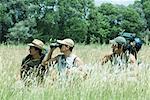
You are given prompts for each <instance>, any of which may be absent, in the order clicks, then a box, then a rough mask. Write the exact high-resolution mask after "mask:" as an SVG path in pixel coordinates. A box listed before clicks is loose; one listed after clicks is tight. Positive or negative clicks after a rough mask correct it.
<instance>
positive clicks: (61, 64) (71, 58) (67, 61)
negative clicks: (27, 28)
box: [43, 39, 83, 75]
mask: <svg viewBox="0 0 150 100" xmlns="http://www.w3.org/2000/svg"><path fill="white" fill-rule="evenodd" d="M57 44H59V46H57V47H59V49H60V52H61V53H62V54H59V55H57V56H56V57H54V58H51V56H52V53H53V51H54V50H55V48H56V46H53V47H51V49H50V51H49V53H48V55H47V56H46V59H45V60H44V61H43V64H44V65H45V64H47V63H50V62H54V61H55V63H56V64H57V68H56V69H57V72H58V73H59V75H61V74H62V73H65V75H69V74H70V73H72V71H74V70H72V69H76V70H78V71H82V70H83V62H82V61H81V59H80V58H79V57H77V56H76V55H74V54H73V53H72V50H73V48H74V41H73V40H72V39H64V40H57Z"/></svg>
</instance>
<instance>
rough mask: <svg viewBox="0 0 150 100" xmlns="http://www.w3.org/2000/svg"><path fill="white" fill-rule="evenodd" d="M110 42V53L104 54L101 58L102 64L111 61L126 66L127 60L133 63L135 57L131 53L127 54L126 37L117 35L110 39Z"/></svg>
mask: <svg viewBox="0 0 150 100" xmlns="http://www.w3.org/2000/svg"><path fill="white" fill-rule="evenodd" d="M110 43H111V44H112V46H111V48H112V53H111V54H108V55H105V56H104V58H103V59H102V63H101V64H102V65H103V64H105V63H107V62H108V61H111V64H112V65H117V66H123V65H125V66H126V67H127V65H128V61H129V62H131V63H135V62H136V60H135V57H134V56H133V55H132V54H129V51H128V50H127V48H126V43H127V41H126V39H125V38H124V37H122V36H118V37H116V38H114V39H113V40H110Z"/></svg>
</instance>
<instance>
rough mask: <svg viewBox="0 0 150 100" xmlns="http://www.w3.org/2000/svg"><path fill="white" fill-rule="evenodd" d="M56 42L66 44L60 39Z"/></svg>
mask: <svg viewBox="0 0 150 100" xmlns="http://www.w3.org/2000/svg"><path fill="white" fill-rule="evenodd" d="M57 42H58V43H59V44H65V45H67V44H66V43H65V42H64V41H62V40H57Z"/></svg>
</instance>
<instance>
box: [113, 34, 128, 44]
mask: <svg viewBox="0 0 150 100" xmlns="http://www.w3.org/2000/svg"><path fill="white" fill-rule="evenodd" d="M110 43H111V44H115V45H116V44H121V45H125V44H126V43H127V41H126V39H125V38H124V37H122V36H118V37H116V38H114V39H113V40H110Z"/></svg>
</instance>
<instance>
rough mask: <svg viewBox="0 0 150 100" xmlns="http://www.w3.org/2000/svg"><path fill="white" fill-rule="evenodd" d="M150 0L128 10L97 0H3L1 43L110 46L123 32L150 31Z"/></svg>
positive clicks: (0, 5) (1, 9)
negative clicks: (33, 41) (70, 42)
mask: <svg viewBox="0 0 150 100" xmlns="http://www.w3.org/2000/svg"><path fill="white" fill-rule="evenodd" d="M149 3H150V1H149V0H143V1H141V2H140V1H135V3H134V4H133V5H129V6H128V7H125V6H119V5H113V4H110V3H104V4H102V5H100V6H95V5H94V0H7V1H6V0H1V3H0V32H1V34H0V42H10V41H13V42H22V43H24V42H26V41H28V40H29V39H30V38H38V39H42V40H43V41H45V42H46V41H49V40H50V39H52V40H54V39H64V38H68V37H69V38H72V39H74V40H75V41H76V42H85V43H86V44H89V43H90V42H94V43H95V42H98V43H107V42H108V40H109V39H112V38H113V37H115V36H117V34H118V33H119V32H121V31H122V30H125V31H126V32H134V33H143V32H144V31H146V30H147V28H150V24H149V22H150V18H149V16H150V12H149V11H150V10H149V7H150V6H149V5H150V4H149Z"/></svg>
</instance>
